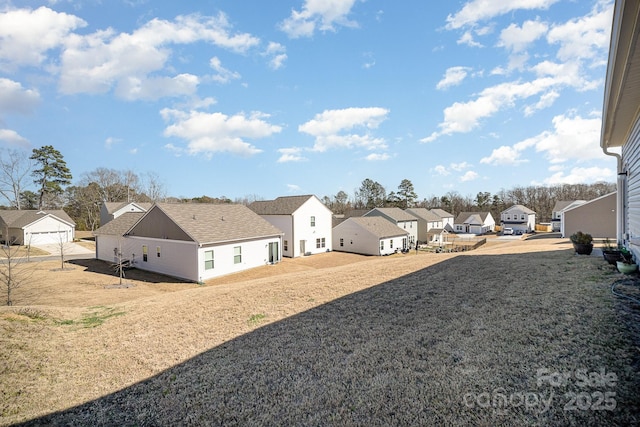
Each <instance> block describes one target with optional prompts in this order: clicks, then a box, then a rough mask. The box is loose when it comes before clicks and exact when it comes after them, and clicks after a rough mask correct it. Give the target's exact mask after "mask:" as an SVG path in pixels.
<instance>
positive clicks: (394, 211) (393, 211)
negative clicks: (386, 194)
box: [365, 208, 417, 221]
mask: <svg viewBox="0 0 640 427" xmlns="http://www.w3.org/2000/svg"><path fill="white" fill-rule="evenodd" d="M375 211H378V212H380V213H381V214H383V215H385V216H387V217H389V218H391V219H393V220H395V221H417V219H416V217H415V216H413V215H411V214H410V213H407V212H405V211H403V210H402V209H400V208H373V209H371V210H370V211H369V212H367V213H366V214H365V216H371V215H376V214H375Z"/></svg>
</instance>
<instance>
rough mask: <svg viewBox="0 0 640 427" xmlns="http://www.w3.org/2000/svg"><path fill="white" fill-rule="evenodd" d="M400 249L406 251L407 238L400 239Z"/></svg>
mask: <svg viewBox="0 0 640 427" xmlns="http://www.w3.org/2000/svg"><path fill="white" fill-rule="evenodd" d="M402 249H404V250H405V251H406V250H407V238H406V237H405V238H404V239H402Z"/></svg>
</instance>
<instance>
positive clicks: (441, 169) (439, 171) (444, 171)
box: [433, 165, 451, 176]
mask: <svg viewBox="0 0 640 427" xmlns="http://www.w3.org/2000/svg"><path fill="white" fill-rule="evenodd" d="M433 170H434V171H435V172H436V173H437V174H438V175H442V176H447V175H450V174H451V172H449V171H448V170H447V168H446V167H445V166H443V165H437V166H436V167H435V168H433Z"/></svg>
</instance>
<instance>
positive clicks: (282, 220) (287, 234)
mask: <svg viewBox="0 0 640 427" xmlns="http://www.w3.org/2000/svg"><path fill="white" fill-rule="evenodd" d="M261 217H262V218H263V219H264V220H266V221H267V222H269V223H270V224H271V225H273V226H274V227H276V228H278V229H279V230H281V231H282V232H283V233H284V236H283V237H282V243H283V245H284V241H285V240H286V241H287V250H286V251H285V250H284V247H282V248H280V250H281V251H282V256H286V257H289V258H293V257H294V256H296V255H294V252H293V251H294V245H293V244H292V242H293V228H292V226H293V222H292V218H291V215H262V216H261Z"/></svg>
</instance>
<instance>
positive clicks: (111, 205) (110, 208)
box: [104, 202, 153, 214]
mask: <svg viewBox="0 0 640 427" xmlns="http://www.w3.org/2000/svg"><path fill="white" fill-rule="evenodd" d="M131 203H135V204H136V205H138V206H140V207H141V208H142V209H144V210H147V211H148V210H149V209H151V206H153V203H143V202H140V203H138V202H105V203H104V206H105V208H107V212H108V213H110V214H112V213H114V212H115V211H117V210H118V209H122V208H123V207H125V206H127V205H128V204H131Z"/></svg>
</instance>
